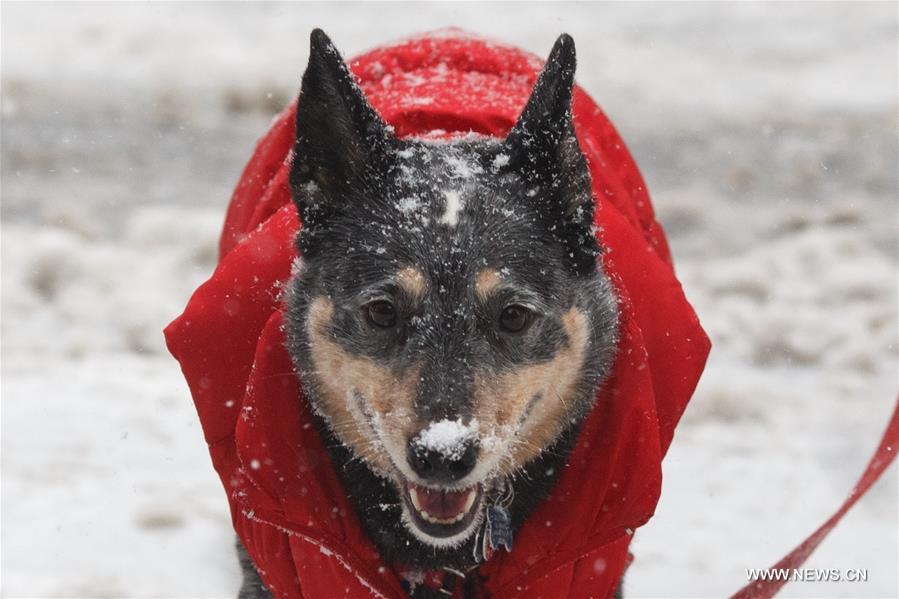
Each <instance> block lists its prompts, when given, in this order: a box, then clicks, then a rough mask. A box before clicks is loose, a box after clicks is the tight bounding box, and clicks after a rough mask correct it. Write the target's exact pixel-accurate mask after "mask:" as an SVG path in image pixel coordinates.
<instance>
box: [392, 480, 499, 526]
mask: <svg viewBox="0 0 899 599" xmlns="http://www.w3.org/2000/svg"><path fill="white" fill-rule="evenodd" d="M404 491H405V492H404V493H403V500H404V501H405V502H406V507H407V508H408V509H409V514H410V516H411V518H412V520H413V521H414V522H413V523H414V524H415V526H416V527H418V528H419V529H420V530H421V531H422V532H424V533H426V534H428V535H430V536H433V537H438V538H439V537H451V536H453V535H456V534H459V533H460V532H462V531H464V530H465V529H466V528H468V526H469V525H470V524H471V522H472V520H474V518H475V516H476V515H477V513H478V508H479V507H480V504H481V497H482V495H483V490H482V487H481V485H480V484H477V485H473V486H471V487H468V488H466V489H459V490H448V489H432V488H428V487H422V486H420V485H416V484H414V483H411V482H406V483H405V485H404Z"/></svg>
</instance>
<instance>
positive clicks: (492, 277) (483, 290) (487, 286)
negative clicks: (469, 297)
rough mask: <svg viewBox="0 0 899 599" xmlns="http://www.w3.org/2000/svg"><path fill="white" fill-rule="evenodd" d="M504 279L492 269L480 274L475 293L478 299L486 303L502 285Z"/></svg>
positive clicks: (486, 269) (475, 284) (476, 279)
mask: <svg viewBox="0 0 899 599" xmlns="http://www.w3.org/2000/svg"><path fill="white" fill-rule="evenodd" d="M502 280H503V277H502V275H501V274H499V272H498V271H496V270H494V269H492V268H485V269H483V270H481V272H479V273H478V276H477V277H476V278H475V281H474V292H475V295H477V296H478V299H479V300H481V301H482V302H483V301H485V300H486V299H487V298H488V297H490V294H491V293H492V292H493V290H494V289H496V288H497V287H499V284H500V283H502Z"/></svg>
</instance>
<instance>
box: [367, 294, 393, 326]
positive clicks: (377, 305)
mask: <svg viewBox="0 0 899 599" xmlns="http://www.w3.org/2000/svg"><path fill="white" fill-rule="evenodd" d="M365 311H366V313H367V314H368V320H369V321H370V322H371V323H372V324H373V325H375V326H376V327H381V328H382V329H389V328H390V327H392V326H393V325H395V324H396V308H394V307H393V304H391V303H390V302H389V301H387V300H376V301H373V302H371V303H370V304H368V305H367V306H366V309H365Z"/></svg>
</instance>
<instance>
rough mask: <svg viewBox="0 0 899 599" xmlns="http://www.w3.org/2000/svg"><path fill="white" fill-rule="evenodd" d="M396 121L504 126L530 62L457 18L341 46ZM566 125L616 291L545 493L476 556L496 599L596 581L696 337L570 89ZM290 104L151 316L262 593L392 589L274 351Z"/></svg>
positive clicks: (629, 528) (698, 346)
mask: <svg viewBox="0 0 899 599" xmlns="http://www.w3.org/2000/svg"><path fill="white" fill-rule="evenodd" d="M350 66H351V68H352V70H353V72H354V73H355V75H356V77H357V78H358V80H359V83H360V85H361V87H362V89H363V91H364V92H365V94H366V96H367V97H368V99H369V101H370V102H371V104H372V106H374V108H375V109H376V110H377V111H378V112H379V113H380V114H381V116H382V117H383V118H384V120H385V121H386V122H387V123H389V124H390V125H392V126H393V127H394V128H395V131H396V134H397V135H398V136H401V137H402V136H416V135H425V134H430V135H437V136H449V135H452V134H454V133H468V132H471V131H474V132H477V133H480V134H486V135H491V136H496V137H503V136H505V134H506V133H507V132H508V131H509V129H510V128H511V127H512V125H513V124H514V122H515V120H516V118H517V116H518V114H519V112H520V111H521V109H522V107H523V106H524V104H525V101H526V100H527V98H528V96H529V94H530V92H531V89H532V87H533V84H534V82H535V79H536V75H537V73H538V71H539V70H540V68H541V66H542V61H540V60H539V59H537V58H536V57H533V56H531V55H529V54H526V53H524V52H522V51H520V50H517V49H514V48H510V47H506V46H500V45H497V44H494V43H491V42H487V41H484V40H481V39H476V38H472V37H470V36H467V35H465V34H462V33H458V32H453V33H451V34H432V35H428V36H425V37H422V38H417V39H412V40H409V41H405V42H402V43H399V44H396V45H393V46H389V47H385V48H380V49H376V50H373V51H371V52H368V53H367V54H365V55H363V56H361V57H359V58H357V59H356V60H354V61H351V62H350ZM573 113H574V123H575V129H576V132H577V137H578V140H579V142H580V145H581V148H582V150H583V152H584V154H585V155H586V157H587V161H588V163H589V167H590V172H591V175H592V181H593V194H594V197H595V198H596V201H597V206H596V207H597V210H596V223H597V225H598V229H597V230H598V233H597V235H598V236H599V241H600V243H601V245H602V246H603V247H604V248H606V252H605V253H604V254H603V265H604V267H605V269H606V272H607V273H608V274H609V276H610V278H611V279H612V281H613V284H614V285H615V288H616V290H617V292H618V295H619V298H620V312H621V324H620V327H621V330H620V343H619V348H618V354H617V358H616V362H615V365H614V369H613V373H612V376H611V378H610V379H609V380H608V381H607V382H606V384H604V385H603V387H602V389H601V391H600V392H599V397H598V401H597V402H596V407H595V408H594V409H593V411H592V412H591V414H590V415H589V416H588V418H587V420H586V421H585V423H584V426H583V427H582V430H581V432H580V435H579V438H578V442H577V444H576V446H575V448H574V450H573V452H572V454H571V457H570V460H569V463H568V465H567V466H566V468H565V470H564V471H563V472H562V473H561V475H560V478H559V479H558V481H557V484H556V485H555V487H554V489H553V491H552V493H551V495H550V497H549V498H548V499H547V500H546V501H544V502H543V503H542V504H541V505H540V506H538V508H537V509H536V510H535V511H534V513H533V514H532V515H531V517H530V518H529V519H528V520H527V522H526V523H525V524H524V526H523V527H522V529H521V530H520V531H519V532H518V534H517V535H516V537H515V543H514V548H513V549H512V551H511V552H505V551H497V552H496V553H494V554H493V555H492V557H491V558H490V559H489V560H488V561H487V562H485V563H484V564H483V565H482V566H481V568H480V571H481V573H482V575H483V576H485V577H486V578H485V588H484V590H485V591H486V593H487V594H488V595H489V596H494V597H513V596H522V597H563V596H577V597H588V596H590V597H608V596H610V595H611V594H612V593H613V592H614V589H615V586H616V584H617V581H618V580H619V579H620V577H621V575H622V573H623V571H624V568H625V565H626V562H627V560H628V545H629V543H630V541H631V536H632V534H633V532H634V530H636V528H637V527H639V526H641V525H643V524H645V523H646V521H647V520H649V518H650V517H651V516H652V514H653V511H654V510H655V506H656V503H657V502H658V499H659V493H660V489H661V479H662V473H661V461H662V457H663V456H664V454H665V452H666V450H667V449H668V446H669V444H670V442H671V438H672V435H673V433H674V428H675V425H676V424H677V422H678V419H679V418H680V416H681V414H682V412H683V411H684V408H685V407H686V405H687V402H688V400H689V399H690V395H691V394H692V392H693V389H694V387H695V385H696V383H697V380H698V379H699V375H700V373H701V372H702V369H703V366H704V364H705V360H706V356H707V354H708V351H709V341H708V338H707V337H706V335H705V333H704V332H703V330H702V328H701V327H700V324H699V321H698V320H697V318H696V315H695V314H694V313H693V310H692V308H691V307H690V305H689V304H688V303H687V300H686V298H685V297H684V294H683V291H682V289H681V285H680V283H679V282H678V280H677V278H676V277H675V274H674V269H673V267H672V263H671V256H670V254H669V251H668V246H667V244H666V240H665V235H664V233H663V232H662V229H661V227H660V226H659V224H658V223H657V222H656V220H655V217H654V216H653V210H652V204H651V203H650V200H649V196H648V194H647V191H646V187H645V185H644V183H643V180H642V178H641V176H640V173H639V171H638V170H637V167H636V165H635V164H634V161H633V159H632V158H631V156H630V154H629V153H628V151H627V149H626V148H625V145H624V143H623V142H622V140H621V138H620V137H619V136H618V134H617V133H616V132H615V129H614V128H613V127H612V125H611V123H610V122H609V121H608V119H607V118H606V117H605V115H604V114H603V113H602V111H601V110H600V109H599V108H598V107H597V105H596V103H595V102H594V101H593V100H592V99H591V98H590V97H589V96H588V95H587V94H586V93H585V92H584V91H583V90H581V89H580V88H576V89H575V92H574V100H573ZM294 114H295V106H291V107H289V108H287V109H286V110H285V111H284V112H283V113H282V114H281V115H280V116H279V117H278V118H277V119H276V120H275V122H274V124H273V126H272V128H271V130H270V131H269V132H268V134H266V136H265V137H264V138H262V140H261V141H260V142H259V144H258V146H257V148H256V151H255V153H254V155H253V157H252V158H251V160H250V162H249V164H248V165H247V167H246V170H245V171H244V173H243V176H242V177H241V179H240V182H239V183H238V185H237V188H236V190H235V192H234V196H233V197H232V199H231V204H230V206H229V209H228V215H227V219H226V221H225V226H224V231H223V234H222V238H221V247H220V250H221V258H220V262H219V264H218V267H217V268H216V270H215V273H214V274H213V275H212V277H211V278H210V279H209V280H208V281H207V282H206V283H204V284H203V285H201V286H200V287H199V288H198V289H197V291H196V292H195V293H194V295H193V297H192V298H191V300H190V303H189V304H188V305H187V308H186V309H185V311H184V313H183V314H182V315H181V316H179V317H178V318H177V319H176V320H175V321H174V322H172V324H171V325H169V327H168V328H167V329H166V331H165V333H166V339H167V342H168V346H169V349H170V350H171V352H172V354H173V355H174V356H175V357H176V358H177V359H178V361H179V362H180V363H181V367H182V370H183V372H184V376H185V377H186V379H187V382H188V384H189V386H190V390H191V393H192V395H193V398H194V402H195V403H196V407H197V411H198V412H199V416H200V421H201V423H202V426H203V432H204V435H205V438H206V441H207V443H208V444H209V450H210V453H211V455H212V461H213V464H214V466H215V469H216V470H217V472H218V474H219V476H220V477H221V480H222V483H223V485H224V487H225V490H226V492H227V495H228V501H229V502H230V505H231V512H232V518H233V522H234V527H235V530H236V531H237V534H238V535H239V537H240V539H241V541H242V542H243V544H244V546H245V547H246V549H247V551H248V552H249V554H250V556H251V557H252V559H253V561H254V563H255V565H256V566H257V568H258V569H259V571H260V573H261V576H262V579H263V581H264V582H265V584H266V585H267V586H268V588H269V589H270V590H271V591H272V592H273V593H274V594H275V596H278V597H333V596H349V597H356V596H369V595H374V596H379V597H401V596H403V595H404V593H403V590H402V587H401V585H400V581H399V577H398V575H397V574H396V573H395V571H394V569H393V568H392V564H388V563H385V562H383V561H382V560H381V558H380V557H379V555H378V553H377V551H376V550H375V547H374V546H373V544H372V542H371V541H370V540H369V539H368V538H367V537H366V535H365V534H364V533H363V531H362V527H361V526H360V524H359V520H358V516H357V515H356V513H354V510H353V508H352V507H351V504H350V503H349V501H348V499H347V497H346V495H345V493H344V491H343V489H342V487H341V484H340V482H339V480H338V477H337V475H336V472H335V470H334V466H333V465H332V464H331V463H330V461H329V458H328V456H327V454H326V452H325V450H324V448H323V446H322V443H321V441H320V439H319V438H318V435H317V433H316V432H315V429H314V427H312V426H310V422H311V416H310V412H309V406H308V405H307V403H306V401H305V400H304V399H303V395H302V389H301V386H300V381H299V380H298V379H297V377H296V376H295V375H294V371H293V365H292V362H291V360H290V358H289V356H288V354H287V351H286V350H285V348H284V343H283V341H284V340H283V331H282V326H281V321H282V315H283V310H284V306H283V304H282V302H281V300H280V292H281V290H282V289H283V287H284V285H285V282H286V281H287V280H288V279H289V277H290V273H291V263H292V261H293V259H294V257H295V254H296V251H295V249H294V246H293V239H294V236H295V234H296V232H297V229H298V227H299V226H300V224H299V222H298V220H297V215H296V210H295V208H294V206H293V204H292V202H291V198H290V193H289V191H288V187H287V175H288V170H289V162H290V148H291V146H292V143H293V140H294V134H295V133H294Z"/></svg>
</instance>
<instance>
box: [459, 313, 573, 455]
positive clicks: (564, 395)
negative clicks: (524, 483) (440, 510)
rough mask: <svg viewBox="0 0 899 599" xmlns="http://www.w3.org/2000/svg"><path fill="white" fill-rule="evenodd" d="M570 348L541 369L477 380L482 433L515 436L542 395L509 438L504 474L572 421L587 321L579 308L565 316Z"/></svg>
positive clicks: (540, 448)
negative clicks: (509, 448) (536, 398)
mask: <svg viewBox="0 0 899 599" xmlns="http://www.w3.org/2000/svg"><path fill="white" fill-rule="evenodd" d="M562 323H563V325H564V327H565V332H566V333H567V334H568V345H567V346H566V347H564V348H562V349H561V350H560V351H559V353H558V354H557V355H556V357H555V358H553V359H552V360H550V361H549V362H545V363H543V364H536V365H532V366H525V367H522V368H519V369H518V370H516V371H514V372H510V373H507V374H504V375H502V376H499V377H496V378H486V377H476V378H475V390H474V393H475V405H476V406H478V415H477V419H478V422H480V423H481V431H482V432H489V431H492V430H495V431H512V430H515V429H517V428H518V425H519V422H518V420H519V419H521V418H522V417H523V416H524V412H525V410H526V409H527V406H528V404H529V403H530V402H531V398H532V397H533V396H534V395H535V394H537V393H540V394H541V396H542V397H541V399H540V400H539V401H537V403H536V404H535V405H534V406H533V408H532V410H531V413H530V414H529V415H528V416H527V419H526V420H525V422H524V423H522V425H521V429H520V430H519V431H518V432H517V433H516V435H515V437H514V438H512V439H508V442H509V444H510V447H511V451H510V453H509V456H508V457H509V459H508V460H504V461H503V464H502V469H503V470H504V471H506V472H509V471H510V470H512V469H514V467H515V466H520V465H522V464H524V463H526V462H528V461H529V460H531V459H533V458H534V457H536V456H537V454H538V453H539V452H540V451H542V450H543V449H544V448H545V447H546V446H547V445H549V444H550V443H551V442H552V441H553V440H554V439H555V438H556V436H557V435H558V434H559V433H560V432H561V430H562V428H563V427H564V425H565V424H566V420H567V419H568V417H569V412H568V406H569V405H570V403H571V402H572V401H574V394H575V391H576V388H577V384H578V380H579V378H580V374H581V371H582V368H583V364H584V358H585V353H586V349H587V338H588V329H589V327H588V320H587V317H586V315H584V313H583V312H581V311H580V310H578V309H577V308H571V309H570V310H569V311H568V312H566V313H565V315H564V316H562Z"/></svg>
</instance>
